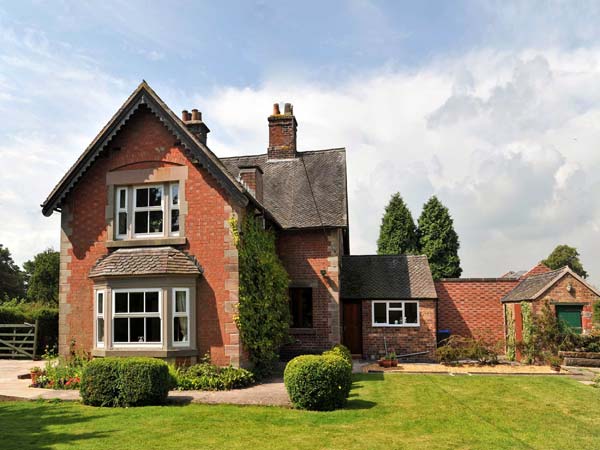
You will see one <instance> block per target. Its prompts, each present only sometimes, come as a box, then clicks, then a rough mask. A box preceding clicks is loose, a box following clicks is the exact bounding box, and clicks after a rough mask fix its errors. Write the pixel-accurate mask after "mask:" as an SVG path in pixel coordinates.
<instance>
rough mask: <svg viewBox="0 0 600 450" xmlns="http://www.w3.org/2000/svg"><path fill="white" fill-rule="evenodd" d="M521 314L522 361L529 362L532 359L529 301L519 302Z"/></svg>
mask: <svg viewBox="0 0 600 450" xmlns="http://www.w3.org/2000/svg"><path fill="white" fill-rule="evenodd" d="M521 315H522V316H523V362H525V363H527V364H531V363H532V362H533V361H534V357H535V355H534V351H533V348H532V344H533V342H532V341H533V339H532V338H533V319H532V317H531V303H529V302H521Z"/></svg>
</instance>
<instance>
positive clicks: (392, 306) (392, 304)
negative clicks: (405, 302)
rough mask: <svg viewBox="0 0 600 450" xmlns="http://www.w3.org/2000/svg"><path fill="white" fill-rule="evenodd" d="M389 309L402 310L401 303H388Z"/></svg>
mask: <svg viewBox="0 0 600 450" xmlns="http://www.w3.org/2000/svg"><path fill="white" fill-rule="evenodd" d="M390 308H402V303H399V302H398V303H390Z"/></svg>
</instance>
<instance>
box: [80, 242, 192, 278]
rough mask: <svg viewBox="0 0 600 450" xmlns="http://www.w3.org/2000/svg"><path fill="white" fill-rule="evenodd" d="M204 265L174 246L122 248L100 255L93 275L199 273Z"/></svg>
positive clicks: (92, 272)
mask: <svg viewBox="0 0 600 450" xmlns="http://www.w3.org/2000/svg"><path fill="white" fill-rule="evenodd" d="M201 273H202V268H201V267H200V265H199V264H198V263H197V262H195V261H194V260H193V259H192V258H191V257H190V256H188V255H186V254H185V253H183V252H182V251H180V250H176V249H174V248H173V247H150V248H121V249H118V250H116V251H115V252H113V253H110V254H108V255H107V256H104V257H102V258H100V259H99V260H98V261H97V262H96V264H95V265H94V267H92V270H91V271H90V278H94V277H102V276H104V277H115V276H128V275H136V276H139V275H165V274H169V275H199V274H201Z"/></svg>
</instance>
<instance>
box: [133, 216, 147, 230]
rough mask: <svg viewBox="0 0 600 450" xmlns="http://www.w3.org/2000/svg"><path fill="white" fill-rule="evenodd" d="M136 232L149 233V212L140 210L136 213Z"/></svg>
mask: <svg viewBox="0 0 600 450" xmlns="http://www.w3.org/2000/svg"><path fill="white" fill-rule="evenodd" d="M134 231H135V233H136V234H139V233H147V232H148V212H147V211H138V212H136V213H135V230H134Z"/></svg>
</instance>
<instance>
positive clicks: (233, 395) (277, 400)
mask: <svg viewBox="0 0 600 450" xmlns="http://www.w3.org/2000/svg"><path fill="white" fill-rule="evenodd" d="M43 365H44V361H30V360H6V359H3V360H0V400H36V399H39V398H42V399H48V400H49V399H61V400H71V401H73V400H81V397H80V396H79V391H66V390H65V391H63V390H54V389H40V388H30V387H29V385H30V384H31V380H30V379H28V378H27V379H19V378H18V376H19V375H25V374H28V373H29V369H31V368H32V367H34V366H39V367H43ZM169 400H171V401H173V402H175V403H211V404H219V403H228V404H235V405H273V406H289V405H290V400H289V397H288V395H287V391H286V390H285V386H284V385H283V380H282V379H280V378H279V379H273V380H270V381H268V382H265V383H262V384H258V385H255V386H251V387H249V388H246V389H236V390H232V391H215V392H212V391H171V392H169Z"/></svg>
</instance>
